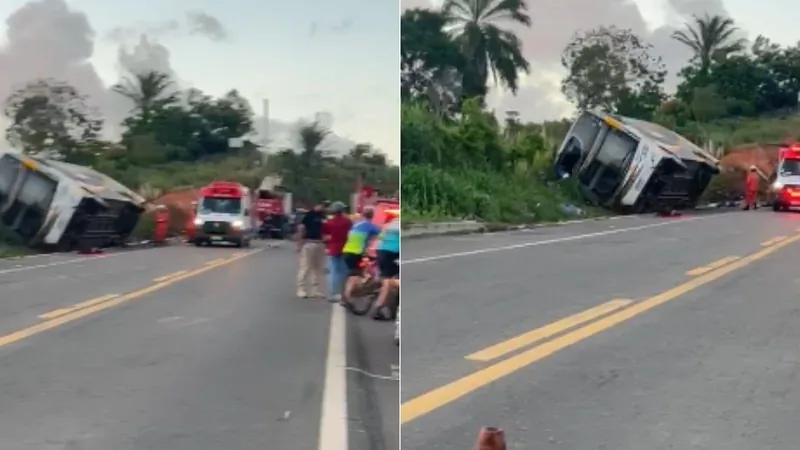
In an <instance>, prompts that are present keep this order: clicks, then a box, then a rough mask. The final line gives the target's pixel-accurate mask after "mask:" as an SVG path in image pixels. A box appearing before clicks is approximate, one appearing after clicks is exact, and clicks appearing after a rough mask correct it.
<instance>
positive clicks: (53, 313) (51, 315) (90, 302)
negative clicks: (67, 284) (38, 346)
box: [39, 294, 119, 319]
mask: <svg viewBox="0 0 800 450" xmlns="http://www.w3.org/2000/svg"><path fill="white" fill-rule="evenodd" d="M115 297H119V294H108V295H103V296H101V297H97V298H93V299H91V300H86V301H85V302H81V303H77V304H75V305H72V306H70V307H67V308H61V309H56V310H55V311H50V312H48V313H44V314H42V315H41V316H39V318H40V319H55V318H56V317H59V316H63V315H64V314H69V313H71V312H72V311H77V310H79V309H83V308H88V307H89V306H92V305H96V304H98V303H103V302H105V301H106V300H111V299H112V298H115Z"/></svg>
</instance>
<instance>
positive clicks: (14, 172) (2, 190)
mask: <svg viewBox="0 0 800 450" xmlns="http://www.w3.org/2000/svg"><path fill="white" fill-rule="evenodd" d="M21 170H22V167H21V166H20V163H19V160H17V159H15V158H12V157H11V156H10V155H3V157H2V158H0V206H2V205H3V204H4V203H5V202H6V200H8V196H9V195H10V194H11V188H12V187H13V186H14V182H15V181H16V180H17V176H18V175H19V173H20V172H21Z"/></svg>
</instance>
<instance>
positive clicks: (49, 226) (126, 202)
mask: <svg viewBox="0 0 800 450" xmlns="http://www.w3.org/2000/svg"><path fill="white" fill-rule="evenodd" d="M144 203H145V200H144V198H142V197H141V196H139V195H137V194H136V193H135V192H133V191H131V190H130V189H128V188H126V187H125V186H123V185H121V184H120V183H118V182H116V181H114V180H112V179H111V178H109V177H107V176H106V175H103V174H102V173H100V172H97V171H95V170H93V169H90V168H88V167H82V166H77V165H74V164H69V163H65V162H61V161H55V160H50V159H44V158H38V157H31V156H26V155H21V154H18V153H12V152H0V220H2V223H3V225H4V226H5V227H6V228H9V229H10V230H13V231H14V232H16V233H17V234H18V235H19V236H20V237H21V238H22V240H23V242H24V243H25V244H26V245H27V246H29V247H31V248H35V249H40V250H45V251H71V250H80V249H85V248H92V247H108V246H114V245H121V244H123V243H125V242H126V241H127V239H128V238H129V237H130V235H131V233H132V232H133V229H134V228H135V227H136V224H137V222H138V220H139V217H140V216H141V214H142V212H144Z"/></svg>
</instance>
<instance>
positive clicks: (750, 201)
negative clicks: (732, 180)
mask: <svg viewBox="0 0 800 450" xmlns="http://www.w3.org/2000/svg"><path fill="white" fill-rule="evenodd" d="M759 178H760V177H759V175H758V172H757V171H756V167H755V166H750V173H748V174H747V180H746V182H745V196H744V209H745V210H748V209H750V208H753V209H756V208H758V204H757V200H758V198H757V197H758V184H759V181H760V180H759Z"/></svg>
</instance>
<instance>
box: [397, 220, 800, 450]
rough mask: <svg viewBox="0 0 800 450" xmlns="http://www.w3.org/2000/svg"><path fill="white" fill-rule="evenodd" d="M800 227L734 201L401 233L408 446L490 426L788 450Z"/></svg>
mask: <svg viewBox="0 0 800 450" xmlns="http://www.w3.org/2000/svg"><path fill="white" fill-rule="evenodd" d="M798 227H800V214H773V213H772V212H766V211H764V212H760V211H759V212H732V213H727V214H721V215H711V216H702V217H697V218H695V217H684V218H678V219H662V218H655V217H628V218H621V219H618V220H613V221H598V222H587V223H582V224H577V225H573V226H565V227H558V228H543V229H539V230H535V231H531V232H512V233H497V234H493V235H489V236H463V237H448V238H443V239H425V240H417V241H407V242H405V243H404V249H403V256H404V264H403V266H402V268H403V280H404V281H403V302H404V311H403V314H404V321H405V322H404V335H403V336H404V342H403V348H402V353H403V354H402V361H403V383H402V393H401V401H402V407H401V415H402V419H401V420H402V422H403V426H402V436H403V438H402V445H401V448H403V449H417V448H437V449H443V450H447V449H453V450H455V449H463V448H469V446H470V445H472V444H473V443H474V439H475V435H476V433H477V431H478V430H479V428H480V427H481V426H487V425H497V426H500V427H502V428H504V429H506V430H507V433H508V436H509V440H510V441H511V444H510V448H526V449H527V448H551V447H557V448H581V449H585V448H598V449H600V448H608V449H638V448H652V449H662V448H664V449H666V448H708V449H715V448H720V449H721V448H726V449H729V448H730V449H751V448H775V449H778V448H781V449H784V448H793V447H792V445H791V444H790V443H791V442H794V441H796V440H797V438H798V437H799V436H798V432H796V431H794V428H796V427H792V426H790V425H788V424H789V423H794V422H796V420H795V419H797V415H796V413H792V412H791V410H790V409H789V406H787V405H791V404H792V401H793V400H794V401H796V400H797V399H796V398H795V397H796V394H794V393H793V387H794V385H795V382H794V380H795V377H796V376H797V374H798V371H799V370H800V364H798V362H800V357H798V352H797V351H796V350H795V348H796V342H797V337H798V336H797V334H799V333H800V331H798V330H800V328H799V327H798V326H797V325H798V320H799V319H798V318H800V314H798V311H800V304H798V303H797V296H796V294H795V292H796V288H797V285H798V283H800V278H798V275H796V273H797V270H796V266H797V265H796V263H795V262H796V261H797V260H798V257H800V247H799V246H798V244H797V242H800V236H798ZM437 250H438V252H437ZM448 255H449V256H448ZM794 404H796V403H794Z"/></svg>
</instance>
